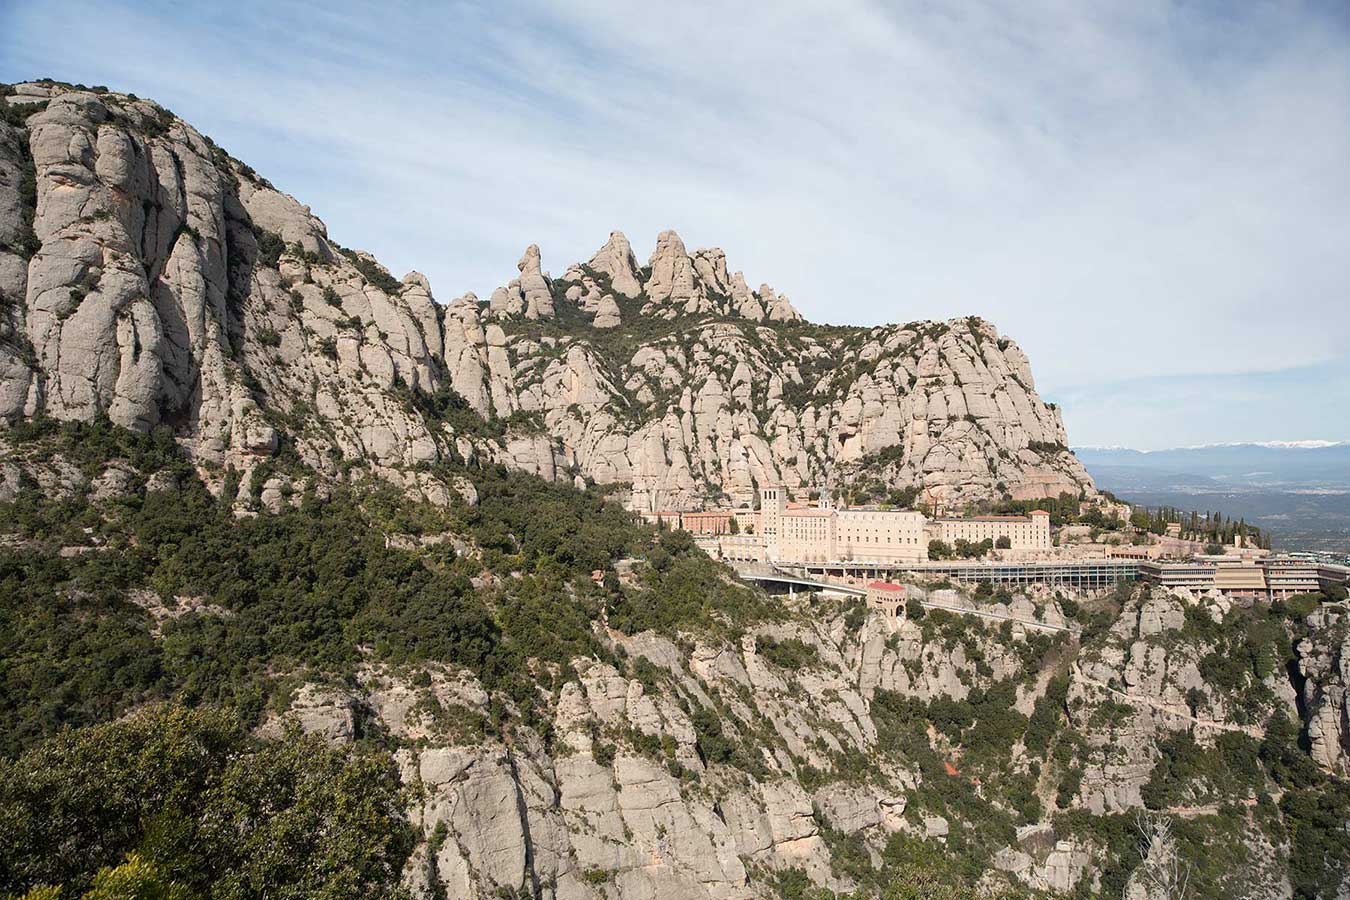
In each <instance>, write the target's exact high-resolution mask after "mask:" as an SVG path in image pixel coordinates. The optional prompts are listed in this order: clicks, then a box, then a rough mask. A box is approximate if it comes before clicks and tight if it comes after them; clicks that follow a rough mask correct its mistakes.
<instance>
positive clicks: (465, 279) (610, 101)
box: [0, 0, 1350, 449]
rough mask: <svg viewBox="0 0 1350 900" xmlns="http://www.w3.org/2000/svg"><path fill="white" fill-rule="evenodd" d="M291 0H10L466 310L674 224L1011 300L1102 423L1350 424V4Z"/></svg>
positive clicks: (345, 234)
mask: <svg viewBox="0 0 1350 900" xmlns="http://www.w3.org/2000/svg"><path fill="white" fill-rule="evenodd" d="M274 6H280V5H273V4H265V3H260V2H253V0H250V2H241V3H236V4H231V5H229V6H228V7H224V6H222V7H219V8H208V7H206V6H205V5H196V4H172V3H167V2H162V3H160V2H154V3H152V2H142V3H136V2H128V0H113V2H101V3H91V2H82V0H45V2H41V3H38V2H24V0H8V2H3V3H0V80H3V81H19V80H25V79H29V78H35V77H43V76H47V77H53V78H58V79H61V80H65V81H73V82H82V83H86V84H106V85H107V86H109V87H110V88H112V89H115V90H121V91H131V92H135V93H137V94H139V95H142V96H146V97H151V98H154V99H155V100H157V101H159V102H161V103H163V104H164V105H165V106H167V107H169V108H170V109H172V110H173V111H174V112H176V113H178V114H179V115H181V116H183V117H184V118H185V119H187V120H188V121H190V122H192V123H193V124H194V125H195V126H197V127H198V128H199V129H201V130H202V131H203V132H205V133H208V134H210V135H211V136H212V137H213V138H215V139H216V140H217V141H218V142H219V143H220V144H221V145H222V146H224V147H226V148H227V149H228V150H230V152H231V153H233V154H234V155H235V156H237V157H239V158H240V159H243V160H244V161H246V162H248V163H249V164H250V165H252V166H253V167H255V168H256V169H257V170H258V171H259V172H260V173H261V174H263V175H265V176H266V177H267V178H269V179H270V180H271V181H272V182H274V183H275V184H276V185H277V186H278V187H279V188H281V189H282V190H285V191H287V192H288V193H291V194H293V195H295V196H296V197H297V198H299V199H300V200H301V201H302V202H304V203H307V204H309V205H310V206H312V207H313V209H314V211H315V213H316V214H317V215H319V216H320V217H321V218H323V219H324V221H325V222H326V223H327V225H328V228H329V232H330V234H331V235H332V236H333V238H334V239H335V240H337V241H339V242H341V243H343V244H345V245H348V246H358V247H362V248H364V249H368V250H370V251H371V252H373V253H375V254H376V255H377V256H378V257H379V258H380V259H381V260H382V261H383V262H385V263H386V264H387V265H388V266H389V267H390V268H391V269H392V270H393V271H394V272H395V273H396V274H399V275H401V274H402V273H404V272H406V271H408V270H409V269H414V268H415V269H418V270H419V271H422V272H425V273H426V274H427V275H428V276H429V277H430V278H431V281H432V285H433V288H434V290H435V291H436V294H437V297H438V298H439V299H440V300H442V301H448V300H450V299H452V298H454V297H456V296H459V295H460V294H462V293H464V292H465V291H469V290H472V291H474V292H476V293H478V294H479V296H483V297H485V296H487V294H489V293H490V292H491V290H492V288H493V287H495V286H496V285H498V284H501V283H503V282H505V281H506V280H508V279H509V278H510V277H511V276H512V275H513V274H514V272H515V263H516V260H517V259H518V258H519V256H520V253H521V250H522V248H523V247H525V246H526V245H527V244H530V243H538V244H539V245H540V247H541V248H542V251H543V257H544V265H545V268H546V269H551V270H552V271H553V272H554V273H560V272H561V271H562V270H563V269H564V268H565V267H566V265H567V264H568V263H570V262H572V261H574V260H578V259H585V258H587V257H589V256H590V254H591V253H592V252H593V251H594V250H595V248H597V247H598V246H600V245H601V244H602V243H603V242H604V240H605V237H606V236H607V235H608V233H609V231H610V230H612V229H620V230H623V231H624V232H626V233H627V234H628V236H629V238H630V239H631V240H632V242H633V245H634V249H635V251H636V252H637V253H638V254H639V256H640V257H643V258H644V259H645V256H646V254H647V253H648V252H650V249H651V247H652V245H653V243H654V241H655V237H656V234H657V232H658V231H660V230H662V229H664V228H675V229H676V230H677V231H679V232H680V234H681V236H682V237H683V238H684V240H685V243H686V244H687V245H688V246H689V247H690V248H691V249H692V248H694V247H698V246H708V245H715V246H720V247H723V248H724V249H725V250H726V252H727V256H728V260H729V263H730V264H731V266H732V267H733V268H738V269H743V270H744V271H745V273H746V277H747V280H748V281H749V282H750V283H751V284H755V285H757V284H759V283H760V282H762V281H763V282H768V283H770V284H771V285H773V286H774V287H775V288H776V289H778V290H779V291H780V292H785V293H787V294H788V295H789V296H790V297H791V299H792V301H793V303H794V304H795V305H796V306H797V308H798V309H800V310H801V311H802V313H803V314H804V315H806V316H807V317H808V318H810V319H812V320H814V321H828V322H835V323H840V324H862V325H867V324H876V323H879V322H887V321H909V320H913V319H921V318H950V317H953V316H964V315H971V314H976V315H981V316H984V317H986V318H988V319H990V320H992V321H993V322H994V323H995V324H996V325H997V326H998V327H999V328H1000V330H1002V331H1003V332H1004V333H1005V334H1008V335H1010V336H1011V337H1013V338H1014V339H1016V340H1017V341H1018V343H1019V344H1021V346H1022V347H1023V348H1024V349H1025V350H1026V351H1027V353H1028V355H1029V356H1030V357H1031V360H1032V365H1033V369H1034V371H1035V372H1036V376H1037V379H1038V386H1039V387H1040V389H1041V392H1042V394H1043V395H1045V396H1046V397H1047V398H1048V399H1051V400H1055V401H1057V402H1058V403H1059V404H1060V405H1061V407H1062V409H1063V410H1064V415H1065V420H1066V424H1067V426H1068V429H1069V437H1070V441H1071V443H1073V444H1075V445H1080V446H1087V445H1124V446H1130V447H1136V448H1142V449H1152V448H1161V447H1171V446H1181V445H1192V444H1206V443H1216V442H1225V441H1246V440H1250V441H1268V440H1306V439H1327V440H1345V439H1350V418H1348V417H1346V416H1345V415H1344V414H1343V411H1344V410H1346V409H1350V346H1348V345H1347V341H1346V335H1347V334H1348V333H1350V296H1347V294H1348V293H1350V288H1347V285H1350V251H1347V236H1350V166H1347V165H1346V160H1347V159H1350V7H1347V6H1346V5H1345V4H1343V3H1339V2H1322V3H1318V2H1289V3H1260V2H1258V3H1251V4H1240V5H1237V4H1222V3H1171V2H1162V0H1142V2H1130V3H1105V2H1093V3H1085V4H1076V5H1073V7H1072V8H1071V9H1066V8H1063V6H1062V5H1061V4H1056V3H1052V2H1049V0H1044V2H1029V3H1019V4H1015V5H1014V4H1008V5H1007V7H1006V8H1004V9H998V10H996V9H993V8H992V7H989V6H979V7H976V6H975V5H965V4H963V5H961V6H959V7H957V8H955V9H940V8H935V7H933V6H931V5H928V4H917V3H916V4H894V5H881V4H873V3H865V2H852V3H838V4H811V3H805V4H786V3H785V4H774V5H773V6H770V7H762V8H758V9H755V8H750V7H749V6H748V5H747V6H745V7H743V8H730V9H722V8H720V6H719V5H717V4H693V5H690V6H688V7H687V8H686V9H684V10H682V11H681V13H680V15H678V16H673V15H671V14H670V13H669V10H668V8H665V7H652V6H647V5H643V4H617V3H598V2H582V3H561V2H559V3H550V2H544V0H541V2H537V3H535V2H531V3H511V4H479V3H460V4H454V5H450V6H447V7H445V8H443V9H441V10H439V11H437V12H435V13H434V14H433V13H422V12H420V11H414V10H413V9H412V8H411V7H392V8H387V7H386V6H384V5H380V4H363V3H344V2H335V3H328V4H307V3H298V4H286V5H285V6H284V8H274ZM428 16H434V18H430V19H428V18H427V17H428ZM53 23H59V27H53ZM1338 411H1340V414H1338Z"/></svg>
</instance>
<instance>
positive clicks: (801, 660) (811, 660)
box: [755, 635, 820, 671]
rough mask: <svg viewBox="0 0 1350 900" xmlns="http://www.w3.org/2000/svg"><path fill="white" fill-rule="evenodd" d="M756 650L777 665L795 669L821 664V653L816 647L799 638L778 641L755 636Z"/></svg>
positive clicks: (765, 636) (764, 636) (763, 636)
mask: <svg viewBox="0 0 1350 900" xmlns="http://www.w3.org/2000/svg"><path fill="white" fill-rule="evenodd" d="M755 652H756V653H757V654H759V655H760V656H762V657H764V658H765V659H767V660H768V661H769V662H771V663H773V664H774V665H775V666H779V667H780V668H784V669H791V670H793V671H796V670H798V669H802V668H805V667H807V666H818V665H820V653H819V652H818V651H817V650H816V648H815V647H813V646H811V645H810V644H804V643H802V641H801V640H800V639H798V638H788V639H787V640H783V641H776V640H774V639H773V638H771V637H768V636H767V635H761V636H760V637H757V638H755Z"/></svg>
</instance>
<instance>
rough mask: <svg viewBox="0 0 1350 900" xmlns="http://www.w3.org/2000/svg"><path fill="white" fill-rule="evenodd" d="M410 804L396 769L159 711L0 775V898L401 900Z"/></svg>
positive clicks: (79, 735)
mask: <svg viewBox="0 0 1350 900" xmlns="http://www.w3.org/2000/svg"><path fill="white" fill-rule="evenodd" d="M403 802H404V800H403V797H402V792H401V789H400V787H399V782H398V773H397V770H396V769H395V767H394V765H393V762H392V760H391V759H390V758H389V757H388V756H387V755H384V754H371V753H366V752H362V751H359V750H355V749H350V748H348V749H343V748H338V747H334V746H332V745H329V744H327V743H326V742H324V741H323V740H322V739H320V738H316V737H297V736H292V737H288V738H286V739H285V740H283V741H280V742H276V743H259V742H257V741H255V740H254V739H252V738H251V737H250V736H249V735H248V733H247V732H246V731H244V730H243V729H242V728H240V727H239V725H238V724H237V722H236V720H235V719H234V718H233V717H232V716H230V715H228V714H226V713H223V712H220V711H210V710H197V711H189V710H185V709H182V708H179V707H153V708H149V709H145V710H141V711H139V712H137V713H136V714H135V715H133V716H131V717H129V718H126V719H123V720H120V721H118V722H115V723H111V724H108V725H100V726H96V727H93V728H88V729H83V730H80V731H75V732H67V733H64V734H62V735H60V736H58V737H55V738H53V739H52V740H50V741H48V742H46V743H44V744H43V745H41V746H39V747H37V748H35V749H33V750H30V751H28V752H27V753H25V754H24V755H23V756H21V757H19V758H18V759H15V760H12V761H0V829H2V830H3V831H4V833H5V835H6V839H5V840H4V841H3V842H0V891H5V892H7V893H22V892H23V891H25V890H27V889H28V888H30V887H34V886H37V885H61V886H63V887H64V889H65V892H66V893H70V894H77V893H78V892H80V891H82V890H86V889H88V888H90V887H91V886H92V887H93V890H94V894H93V896H109V897H111V896H126V895H125V894H117V893H115V892H113V891H114V888H115V887H116V886H117V885H123V886H126V885H136V884H140V885H144V886H146V887H147V889H151V888H153V889H156V890H164V891H166V892H167V891H169V888H168V883H169V882H170V881H171V882H174V883H177V884H178V885H181V886H182V890H183V891H185V892H187V891H190V892H191V894H195V895H200V896H232V897H244V896H269V895H270V896H309V897H329V898H333V900H336V898H338V897H346V896H352V895H353V894H356V893H359V894H362V895H366V896H376V897H384V896H393V894H394V892H395V891H396V889H397V886H398V877H399V874H400V872H401V870H402V867H403V863H404V861H405V860H406V858H407V856H408V853H409V852H410V851H411V849H412V843H413V840H412V834H411V831H410V829H409V828H408V825H407V822H406V821H405V820H404V818H403V812H402V809H403ZM100 891H102V892H103V893H100ZM186 895H187V894H186V893H165V894H164V896H171V897H176V896H186ZM150 896H154V894H150Z"/></svg>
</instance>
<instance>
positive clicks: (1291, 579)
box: [1260, 556, 1322, 600]
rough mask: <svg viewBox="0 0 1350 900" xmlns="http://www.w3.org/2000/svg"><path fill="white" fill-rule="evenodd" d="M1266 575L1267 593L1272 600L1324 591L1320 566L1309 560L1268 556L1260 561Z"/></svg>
mask: <svg viewBox="0 0 1350 900" xmlns="http://www.w3.org/2000/svg"><path fill="white" fill-rule="evenodd" d="M1260 566H1261V569H1262V570H1263V571H1264V573H1265V582H1266V591H1267V592H1268V593H1269V596H1270V599H1272V600H1283V599H1285V598H1286V597H1292V596H1293V595H1294V594H1315V593H1317V592H1318V591H1320V590H1321V589H1322V580H1321V577H1320V573H1319V571H1318V570H1319V569H1320V566H1319V565H1318V564H1317V563H1316V562H1314V561H1312V560H1309V559H1299V558H1297V557H1293V556H1267V557H1266V558H1265V559H1262V560H1261V561H1260Z"/></svg>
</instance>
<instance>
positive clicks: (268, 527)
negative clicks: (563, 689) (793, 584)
mask: <svg viewBox="0 0 1350 900" xmlns="http://www.w3.org/2000/svg"><path fill="white" fill-rule="evenodd" d="M11 439H16V440H18V441H19V442H20V443H21V444H26V445H27V446H30V447H32V448H35V449H36V450H38V451H40V452H42V453H48V454H60V455H61V457H62V458H63V459H66V460H69V461H71V462H73V463H74V464H75V465H77V466H79V467H81V468H83V469H85V470H86V471H87V472H89V473H96V472H97V471H100V470H101V469H102V468H103V467H104V466H105V465H106V463H107V462H108V461H109V460H111V459H120V460H123V461H125V462H126V464H127V465H129V466H130V467H131V468H132V469H133V470H134V471H135V473H136V476H135V477H136V478H137V479H139V481H140V483H142V484H143V483H144V480H145V478H146V477H147V475H148V474H149V473H150V472H167V473H171V474H172V475H173V476H174V479H173V480H174V482H175V483H176V485H175V486H174V487H172V488H170V489H166V490H157V491H152V492H149V493H139V492H138V491H136V490H133V491H132V492H130V493H128V494H127V495H126V496H125V497H123V498H121V499H119V500H117V501H115V502H112V503H102V504H95V503H92V502H91V501H90V500H89V499H88V498H87V497H73V498H71V499H68V500H65V501H62V502H52V501H50V500H48V499H46V498H45V497H44V495H43V493H42V492H41V491H40V490H39V489H37V487H36V486H29V487H27V488H26V489H24V490H21V491H20V494H19V497H18V498H17V499H16V500H15V501H14V502H13V503H10V504H4V505H3V509H0V514H3V516H4V520H5V521H6V522H8V523H9V527H10V529H11V530H12V532H13V533H14V536H15V537H16V539H18V540H19V541H22V542H23V545H22V546H15V545H14V543H12V542H11V543H9V544H7V545H6V546H5V547H3V548H0V626H2V627H0V717H2V718H0V742H2V743H0V749H3V751H4V752H5V753H10V754H12V753H15V752H18V751H20V750H22V749H23V748H26V747H29V746H32V745H33V744H34V743H35V742H37V741H39V740H41V739H42V738H44V737H47V736H50V735H52V734H55V733H56V732H57V731H58V730H59V729H60V728H62V727H63V726H66V725H76V726H79V725H87V724H91V723H95V722H99V721H105V720H107V719H109V718H111V717H113V716H116V715H118V714H119V713H120V712H121V711H123V710H125V709H128V708H130V707H132V706H134V705H136V704H138V703H141V702H144V701H147V700H155V699H167V698H175V699H177V700H179V701H181V702H184V703H187V704H189V705H200V704H223V705H226V706H229V707H230V708H233V709H237V710H238V711H239V712H240V714H241V715H242V716H243V717H244V719H245V720H246V721H254V720H256V719H257V718H258V717H259V716H260V715H261V714H262V712H263V710H264V708H265V706H266V704H267V701H268V699H269V697H271V696H272V695H273V694H274V692H275V690H276V687H277V683H278V677H277V674H276V673H295V672H302V671H306V670H308V671H312V672H315V673H325V674H327V675H330V676H333V677H350V676H351V674H352V673H353V672H354V670H355V669H356V667H358V666H359V665H360V664H361V663H362V662H363V661H365V660H384V661H388V662H391V663H395V664H398V663H412V662H423V661H435V662H442V663H448V664H453V665H458V666H463V667H465V668H467V669H469V670H471V671H473V672H474V673H475V674H477V675H478V676H479V678H480V679H481V680H482V681H483V683H484V684H485V685H486V686H487V687H489V689H491V690H494V691H501V692H503V694H504V696H506V697H508V698H510V699H511V701H512V702H513V704H514V706H515V709H516V710H517V713H518V714H520V715H523V716H526V717H532V716H533V714H534V713H535V712H536V711H537V709H538V708H539V706H540V704H541V703H543V702H545V700H546V697H545V698H541V697H540V695H539V693H538V691H537V690H536V685H539V684H540V683H542V684H543V686H544V687H545V688H546V689H550V688H552V687H554V686H555V685H554V683H553V680H552V679H553V676H552V675H551V674H550V673H554V672H557V673H562V672H566V671H567V670H568V665H569V663H570V660H571V659H572V658H573V657H575V656H578V655H584V656H600V657H602V658H603V657H605V655H606V653H607V651H606V650H605V647H604V645H603V644H602V643H601V642H599V641H597V640H596V638H595V637H594V634H593V631H592V627H591V623H592V621H593V620H594V619H596V618H598V617H600V616H602V615H605V616H607V617H608V618H609V620H610V623H611V624H612V625H614V626H615V627H619V628H622V629H624V630H626V631H630V632H635V631H638V630H643V629H646V628H656V629H658V630H664V631H666V632H668V633H673V632H674V631H675V630H676V629H681V630H688V629H699V628H707V629H723V630H725V629H737V628H741V627H744V625H746V624H748V623H750V622H753V621H758V620H760V619H762V618H766V617H769V616H771V615H773V614H775V613H776V607H774V606H772V605H771V604H770V603H769V602H768V601H767V600H765V599H764V598H763V595H761V594H758V593H756V592H754V591H752V590H750V589H748V588H746V587H744V586H742V585H740V584H739V583H737V582H736V581H735V580H734V579H733V578H732V577H731V576H729V575H728V574H727V573H725V572H724V571H723V570H722V569H721V567H719V566H718V565H717V564H715V563H713V562H712V561H711V560H709V559H708V558H707V557H706V556H704V555H703V554H702V553H700V552H699V551H697V550H696V548H694V546H693V544H692V541H691V540H690V538H689V536H688V535H686V534H683V533H682V532H666V533H660V534H658V533H657V532H656V531H655V530H653V529H651V528H648V527H646V526H644V525H642V524H641V523H639V522H637V521H635V520H634V518H633V517H632V516H631V515H630V514H628V513H627V512H625V511H623V510H622V509H620V508H619V507H618V506H617V505H615V504H614V503H612V502H610V501H608V500H607V499H606V498H605V497H604V495H603V494H602V493H599V492H597V491H590V492H579V491H576V490H573V489H572V488H570V487H566V486H560V485H555V484H550V483H547V482H544V481H542V480H540V479H537V478H531V477H527V476H523V475H519V474H508V473H506V472H505V471H504V470H501V469H497V468H492V467H489V468H486V469H477V470H473V471H472V472H470V473H469V474H470V475H471V476H472V477H473V479H474V482H475V485H476V490H477V492H478V495H479V498H480V499H479V503H478V504H477V505H476V506H472V507H470V506H467V505H463V504H461V505H459V506H457V507H454V508H452V509H449V510H443V509H436V508H433V507H429V506H427V505H418V504H412V503H409V502H407V501H406V500H405V499H404V498H403V497H402V496H401V495H399V494H397V493H395V492H393V491H392V490H390V491H381V490H374V491H371V490H369V489H363V490H360V491H358V490H356V489H338V490H336V491H335V492H333V494H332V495H331V496H329V497H327V498H320V497H319V496H317V495H315V494H313V493H312V492H311V493H307V494H305V495H303V496H302V497H300V498H298V500H299V502H298V505H297V506H296V508H293V509H288V510H287V511H285V512H282V513H280V514H277V515H265V516H257V517H250V518H244V519H238V518H236V517H235V516H233V515H232V514H231V512H230V510H229V509H227V508H225V507H224V506H223V505H222V504H221V503H220V502H219V501H217V500H216V498H214V497H213V496H212V495H211V494H210V493H209V492H208V491H207V490H206V488H205V486H204V485H203V484H202V483H201V482H200V481H199V480H198V479H197V478H196V476H195V474H194V473H193V472H192V470H191V468H190V467H189V466H188V465H187V464H186V463H185V462H184V461H183V460H182V459H181V458H180V457H179V456H178V454H177V452H176V450H175V448H174V445H173V443H172V440H171V439H170V437H169V436H168V434H167V432H165V431H158V432H156V433H154V434H152V435H148V436H147V435H136V434H133V433H131V432H126V431H123V430H121V429H117V428H114V427H113V426H111V425H108V424H106V423H102V424H97V425H93V426H87V425H78V424H71V425H63V426H59V427H58V426H56V425H54V424H52V423H38V424H36V425H25V426H21V427H19V428H18V429H16V430H15V431H14V432H13V433H12V434H11ZM133 487H134V484H133ZM433 532H449V533H456V534H462V535H464V536H465V537H466V538H468V539H469V540H471V541H472V542H473V544H474V545H475V546H476V547H477V548H480V552H481V558H480V559H463V558H456V557H455V556H454V554H450V555H449V556H448V557H447V556H446V555H445V554H444V553H439V554H438V552H437V551H436V550H435V548H434V547H433V548H430V549H428V550H425V551H413V550H404V549H399V548H398V547H394V546H389V545H387V542H386V540H385V535H386V534H389V533H405V534H413V535H418V534H427V533H433ZM63 546H66V547H78V548H79V551H78V552H68V553H66V554H64V555H63V554H61V553H60V552H59V551H60V549H61V547H63ZM621 559H632V560H633V562H632V563H631V565H632V567H633V568H634V573H635V576H636V577H635V578H633V579H630V580H629V582H628V583H626V584H621V583H620V582H619V580H618V579H617V578H616V577H615V576H614V571H613V570H614V566H615V563H616V562H617V561H619V560H621ZM484 570H486V571H488V572H491V573H493V574H494V576H495V577H496V587H495V588H493V589H491V590H475V589H474V587H473V585H472V583H471V582H470V580H469V579H470V576H472V575H474V574H477V573H479V572H480V571H484ZM594 571H601V572H604V573H607V575H606V577H605V578H603V579H602V580H601V582H600V583H598V584H597V583H595V582H594V581H593V580H592V578H591V574H592V572H594ZM129 598H131V599H129ZM135 598H140V603H139V605H138V603H136V602H133V599H135ZM154 605H158V606H160V607H162V608H164V609H166V610H167V611H168V613H169V614H168V615H167V616H166V617H164V618H163V621H161V622H160V623H158V624H156V622H155V620H154V618H153V617H152V615H151V614H150V613H149V612H148V611H147V608H148V607H150V606H154ZM180 607H181V608H180ZM189 607H191V611H189ZM155 629H158V631H159V633H158V635H156V634H155V633H154V631H155ZM539 663H544V664H546V665H543V666H540V665H538V664H539ZM500 712H501V714H502V715H507V714H508V712H507V708H506V707H503V708H502V709H501V710H500Z"/></svg>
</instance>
